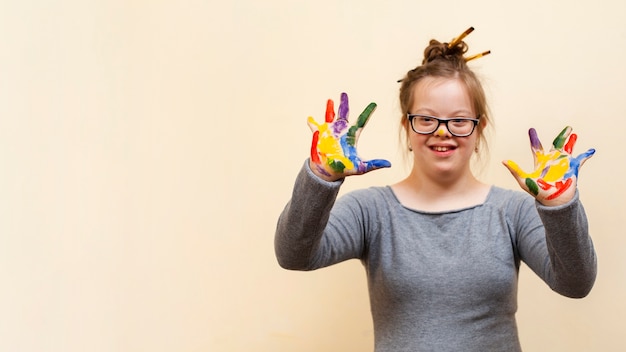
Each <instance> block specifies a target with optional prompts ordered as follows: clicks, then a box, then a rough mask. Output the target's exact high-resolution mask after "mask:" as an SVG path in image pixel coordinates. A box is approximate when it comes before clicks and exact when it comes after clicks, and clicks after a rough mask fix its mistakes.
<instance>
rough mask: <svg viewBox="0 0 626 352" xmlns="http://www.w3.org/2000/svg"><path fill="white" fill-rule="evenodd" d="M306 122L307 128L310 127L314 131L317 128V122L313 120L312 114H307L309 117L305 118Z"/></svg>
mask: <svg viewBox="0 0 626 352" xmlns="http://www.w3.org/2000/svg"><path fill="white" fill-rule="evenodd" d="M306 122H307V125H309V128H310V129H311V132H315V131H317V130H319V124H318V123H317V122H316V121H315V119H314V118H313V116H309V118H308V119H307V121H306Z"/></svg>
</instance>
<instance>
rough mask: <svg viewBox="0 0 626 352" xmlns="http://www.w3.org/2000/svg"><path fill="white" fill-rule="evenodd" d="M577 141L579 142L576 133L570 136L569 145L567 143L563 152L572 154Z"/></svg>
mask: <svg viewBox="0 0 626 352" xmlns="http://www.w3.org/2000/svg"><path fill="white" fill-rule="evenodd" d="M577 140H578V135H576V133H572V134H571V135H570V136H569V139H568V140H567V143H565V146H564V147H563V150H565V152H566V153H567V154H572V151H573V150H574V145H575V144H576V141H577Z"/></svg>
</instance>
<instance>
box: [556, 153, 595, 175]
mask: <svg viewBox="0 0 626 352" xmlns="http://www.w3.org/2000/svg"><path fill="white" fill-rule="evenodd" d="M595 152H596V150H595V149H593V148H591V149H589V150H587V151H586V152H584V153H582V154H580V155H579V156H577V157H575V158H572V159H571V160H570V164H569V171H568V172H567V174H566V175H565V176H564V178H568V177H572V176H576V177H578V172H579V171H580V168H581V167H582V166H583V164H584V163H585V161H587V160H588V159H589V158H591V157H592V156H593V154H595Z"/></svg>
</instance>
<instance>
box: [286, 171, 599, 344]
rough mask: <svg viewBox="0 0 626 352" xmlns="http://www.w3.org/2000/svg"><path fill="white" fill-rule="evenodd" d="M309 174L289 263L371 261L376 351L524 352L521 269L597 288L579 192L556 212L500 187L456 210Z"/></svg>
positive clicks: (298, 198) (293, 218)
mask: <svg viewBox="0 0 626 352" xmlns="http://www.w3.org/2000/svg"><path fill="white" fill-rule="evenodd" d="M341 184H342V181H337V182H326V181H324V180H322V179H320V178H318V177H317V176H315V175H314V174H313V173H312V172H311V170H310V169H309V167H308V163H305V166H304V167H303V168H302V170H301V171H300V173H299V174H298V177H297V179H296V182H295V187H294V190H293V195H292V198H291V200H290V201H289V202H288V203H287V205H286V207H285V209H284V210H283V212H282V214H281V215H280V218H279V220H278V225H277V229H276V236H275V249H276V256H277V259H278V262H279V263H280V265H281V266H282V267H284V268H287V269H293V270H314V269H318V268H322V267H326V266H329V265H332V264H336V263H339V262H342V261H345V260H348V259H359V260H360V261H361V262H362V263H363V266H364V267H365V270H366V272H367V281H368V287H369V297H370V305H371V311H372V318H373V323H374V340H375V350H376V351H377V352H386V351H394V352H398V351H411V352H414V351H481V352H484V351H520V350H521V348H520V344H519V338H518V333H517V326H516V322H515V312H516V310H517V282H518V274H519V267H520V262H521V261H523V262H524V263H526V264H527V265H528V267H530V269H532V270H533V271H534V272H535V273H536V274H537V275H538V276H539V277H541V278H542V279H543V280H544V281H545V282H546V283H547V284H548V285H549V286H550V287H551V288H552V290H554V291H556V292H558V293H560V294H562V295H564V296H568V297H575V298H580V297H584V296H586V295H587V294H588V293H589V291H590V290H591V288H592V286H593V283H594V281H595V277H596V258H595V252H594V249H593V244H592V241H591V238H590V237H589V235H588V225H587V219H586V216H585V212H584V209H583V206H582V204H581V203H580V201H579V199H578V193H577V194H576V196H575V198H574V199H573V200H572V201H571V202H569V203H568V204H565V205H562V206H558V207H545V206H542V205H541V204H539V203H538V202H536V201H535V200H534V198H532V197H531V196H529V195H527V194H526V193H523V192H520V191H511V190H505V189H502V188H498V187H495V186H492V187H491V189H490V191H489V194H488V196H487V198H486V200H485V202H484V203H483V204H480V205H476V206H472V207H468V208H463V209H458V210H454V211H446V212H423V211H417V210H413V209H409V208H406V207H404V206H403V205H402V204H400V202H399V201H398V199H397V198H396V197H395V195H394V193H393V191H392V190H391V188H390V187H371V188H368V189H362V190H357V191H352V192H350V193H347V194H345V195H344V196H342V197H340V198H339V199H337V194H338V192H339V188H340V186H341Z"/></svg>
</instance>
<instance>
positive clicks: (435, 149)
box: [430, 146, 456, 152]
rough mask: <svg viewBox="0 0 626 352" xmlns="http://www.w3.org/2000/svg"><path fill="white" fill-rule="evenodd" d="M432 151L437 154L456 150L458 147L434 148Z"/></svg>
mask: <svg viewBox="0 0 626 352" xmlns="http://www.w3.org/2000/svg"><path fill="white" fill-rule="evenodd" d="M430 149H432V150H434V151H436V152H447V151H448V150H453V149H456V147H442V146H433V147H430Z"/></svg>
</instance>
